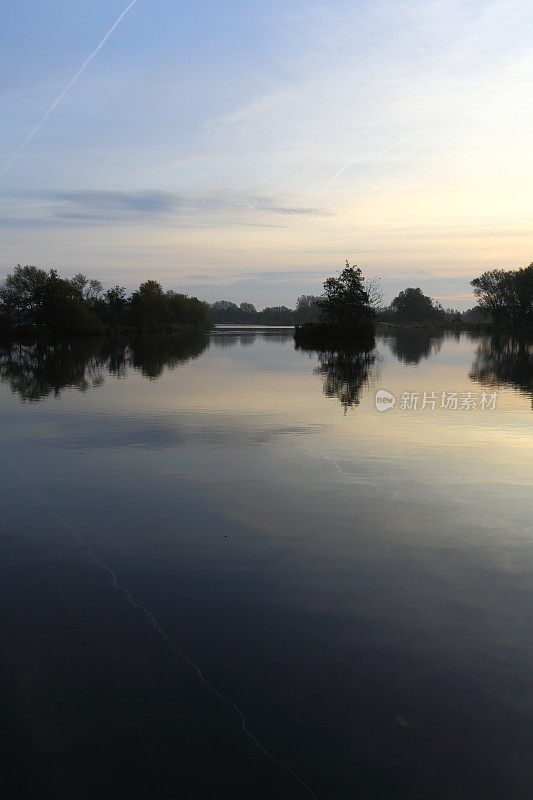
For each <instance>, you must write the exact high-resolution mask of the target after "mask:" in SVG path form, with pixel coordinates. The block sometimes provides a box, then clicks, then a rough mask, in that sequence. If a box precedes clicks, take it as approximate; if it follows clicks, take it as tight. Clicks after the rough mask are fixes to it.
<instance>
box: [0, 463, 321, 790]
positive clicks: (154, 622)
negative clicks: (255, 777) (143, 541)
mask: <svg viewBox="0 0 533 800" xmlns="http://www.w3.org/2000/svg"><path fill="white" fill-rule="evenodd" d="M9 463H10V465H11V467H12V469H13V470H14V471H15V472H16V473H17V474H18V475H19V476H20V478H21V480H22V481H23V482H24V483H26V484H27V485H28V486H29V487H30V488H31V490H32V491H33V492H34V494H35V495H36V496H37V497H38V498H39V500H40V501H41V502H42V504H43V505H44V506H46V508H48V509H49V510H50V511H51V513H52V514H53V516H54V517H55V518H56V519H57V521H58V522H59V524H60V525H62V526H63V527H64V528H65V529H66V530H67V531H68V532H69V533H70V534H71V535H72V536H73V537H74V538H75V539H76V541H77V542H78V544H79V545H80V547H81V548H82V549H83V550H84V551H85V552H86V553H87V555H88V556H89V558H90V559H91V560H92V562H93V563H94V564H95V566H97V567H99V568H100V569H101V570H103V571H104V572H107V574H108V575H109V576H110V577H111V585H112V586H113V588H114V589H116V590H117V591H118V592H121V593H122V594H123V595H124V597H125V598H126V599H127V601H128V603H129V604H130V605H131V606H132V607H133V608H135V609H136V610H138V611H141V612H142V613H143V614H144V616H145V617H146V618H147V619H148V620H149V622H150V624H151V626H152V627H153V629H154V630H155V631H156V632H157V633H158V634H159V636H160V637H161V638H162V639H163V641H164V642H165V644H166V645H167V646H168V647H169V648H170V649H171V650H172V652H173V653H175V654H176V655H177V656H179V657H180V658H181V659H182V661H184V662H185V663H186V664H187V665H188V666H189V667H190V668H191V669H192V670H193V671H194V672H195V673H196V674H197V676H198V677H199V679H200V681H201V682H202V683H203V684H204V686H205V687H206V688H207V689H208V690H209V691H210V692H211V694H213V695H215V696H216V697H218V698H219V699H220V700H222V701H223V702H224V703H227V705H229V706H231V708H232V709H233V711H234V712H235V713H236V714H237V716H238V717H239V719H240V721H241V731H242V733H243V734H244V735H245V736H247V737H248V738H249V739H251V740H252V742H253V743H254V745H255V746H256V747H257V749H258V750H260V751H261V753H262V754H263V755H264V756H265V758H267V759H268V760H269V761H272V763H273V764H276V765H277V766H278V767H280V768H281V769H283V770H284V771H285V772H287V773H288V774H289V775H290V776H291V777H292V778H294V780H295V781H296V782H297V783H299V784H300V786H302V787H303V788H304V789H305V790H306V792H307V793H308V794H309V796H310V797H312V798H313V800H318V798H317V796H316V794H315V793H314V792H313V790H312V789H311V787H310V786H308V785H307V783H305V781H304V780H303V779H302V778H300V776H299V775H297V774H296V772H293V770H292V769H291V768H290V767H289V766H287V764H285V763H284V762H283V761H280V759H278V758H276V757H275V756H273V755H272V753H270V752H269V751H268V750H267V749H266V748H265V747H264V746H263V745H262V744H261V742H260V741H259V740H258V739H257V738H256V737H255V736H254V734H253V733H252V732H251V730H250V729H249V728H248V725H247V722H246V717H245V716H244V714H243V712H242V711H241V709H240V708H239V706H238V705H237V703H235V702H234V701H233V700H231V698H229V697H227V696H226V695H225V694H223V693H222V692H219V691H218V689H216V688H215V687H214V686H213V684H212V683H211V682H210V681H209V680H208V679H207V678H206V677H205V675H204V674H203V672H202V670H201V669H200V667H199V666H198V665H197V664H195V663H194V661H191V659H190V658H189V657H188V656H187V655H186V653H184V652H183V650H182V649H181V647H180V646H179V644H178V643H177V642H176V641H175V639H173V638H172V637H171V636H169V634H168V633H167V632H166V631H165V629H164V628H163V627H162V626H161V624H160V623H159V621H158V619H157V617H156V616H155V615H154V614H153V613H152V612H151V611H150V609H149V608H147V607H146V606H143V605H142V604H141V603H138V602H137V601H136V600H135V598H134V597H133V595H132V594H131V592H130V591H129V589H127V588H126V587H125V586H123V585H122V584H121V583H120V582H119V578H118V574H117V573H116V572H115V570H113V569H111V567H109V566H108V565H107V564H106V563H105V562H104V561H102V560H101V559H100V558H99V557H98V556H97V555H96V553H95V551H94V548H93V547H92V545H90V544H89V542H87V541H86V540H85V539H84V538H83V536H82V535H81V534H80V533H79V532H78V531H77V530H76V529H75V528H74V527H73V526H72V525H71V524H70V523H69V522H67V520H66V519H65V518H64V517H63V516H62V515H61V514H60V513H59V511H57V509H56V508H55V506H53V505H52V503H51V502H50V501H49V500H48V498H47V497H46V495H45V494H44V493H43V491H42V490H40V489H38V488H37V487H36V486H35V484H33V483H32V482H31V481H30V480H29V479H28V478H27V477H26V476H25V475H24V473H23V472H22V470H21V469H20V467H19V466H18V465H16V464H14V463H13V462H11V461H10V462H9Z"/></svg>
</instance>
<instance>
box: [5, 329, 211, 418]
mask: <svg viewBox="0 0 533 800" xmlns="http://www.w3.org/2000/svg"><path fill="white" fill-rule="evenodd" d="M208 345H209V337H208V336H207V335H205V334H194V335H190V336H180V337H178V336H157V335H147V336H138V337H134V338H131V339H118V338H109V339H108V338H91V339H70V340H61V341H37V342H14V341H1V342H0V381H2V382H4V383H7V384H8V385H9V386H10V388H11V391H12V392H13V393H14V394H18V395H19V397H20V398H21V399H22V400H25V401H28V402H37V401H39V400H42V399H43V398H45V397H48V396H49V395H54V396H55V397H58V396H59V395H60V394H61V392H62V391H63V390H64V389H67V388H74V389H77V390H78V391H80V392H84V391H87V390H88V389H89V388H91V387H97V386H100V385H102V383H103V382H104V380H105V376H106V375H114V376H116V377H118V378H123V377H124V376H125V375H126V372H127V370H128V369H129V368H132V369H136V370H138V371H139V372H141V374H142V375H144V376H145V377H146V378H148V379H150V380H156V379H157V378H159V377H160V375H161V374H162V373H163V371H164V370H165V369H174V368H175V367H177V366H179V365H180V364H185V363H186V362H187V361H190V360H191V359H193V358H198V356H199V355H201V353H203V352H204V350H205V349H206V348H207V347H208Z"/></svg>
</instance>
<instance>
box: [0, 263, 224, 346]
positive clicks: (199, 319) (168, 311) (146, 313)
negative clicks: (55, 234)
mask: <svg viewBox="0 0 533 800" xmlns="http://www.w3.org/2000/svg"><path fill="white" fill-rule="evenodd" d="M210 324H211V317H210V311H209V306H208V305H207V303H203V302H202V301H200V300H198V299H197V298H196V297H188V296H187V295H185V294H180V293H179V292H173V291H164V290H163V287H162V286H161V285H160V284H159V283H158V282H157V281H154V280H148V281H145V282H144V283H141V285H140V286H139V288H138V289H137V290H136V291H134V292H133V293H132V294H130V295H129V296H128V295H127V293H126V289H125V288H124V287H122V286H114V287H112V288H111V289H107V291H104V288H103V286H102V284H101V283H100V281H98V280H95V279H88V278H86V277H85V275H81V274H78V275H75V276H74V278H62V277H61V276H60V275H59V274H58V272H57V271H56V270H50V271H49V272H46V271H45V270H43V269H39V268H38V267H34V266H24V267H22V266H20V265H19V266H17V267H16V268H15V269H14V270H13V272H12V273H11V274H9V275H8V276H7V277H6V279H5V280H4V281H3V282H2V283H0V330H1V331H4V332H10V331H17V332H20V331H28V332H39V331H47V332H51V333H66V334H80V333H100V332H104V331H106V330H114V329H121V328H133V329H140V330H152V329H156V330H160V329H162V328H165V327H174V326H183V327H186V328H187V327H194V328H198V327H208V326H209V325H210Z"/></svg>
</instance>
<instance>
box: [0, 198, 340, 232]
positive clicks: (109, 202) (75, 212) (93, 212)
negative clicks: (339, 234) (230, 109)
mask: <svg viewBox="0 0 533 800" xmlns="http://www.w3.org/2000/svg"><path fill="white" fill-rule="evenodd" d="M27 199H29V198H27ZM32 200H33V202H34V203H35V201H37V204H36V205H35V211H36V214H35V217H34V221H35V223H36V224H41V223H43V222H49V221H50V219H53V220H56V221H57V222H60V221H61V220H64V221H67V222H73V221H77V222H98V223H106V224H114V223H117V222H128V221H131V222H135V223H136V224H137V223H139V221H140V220H142V219H145V220H146V221H147V222H148V221H152V222H153V221H154V220H160V221H164V222H172V221H176V220H178V219H180V218H183V217H191V216H193V217H194V216H197V215H202V216H204V217H205V218H206V220H208V219H209V218H210V216H215V217H216V216H224V217H231V219H229V220H228V224H246V220H245V219H241V217H243V216H244V217H246V215H256V216H260V215H261V214H266V215H276V216H282V217H299V216H303V217H309V216H317V217H324V216H329V214H330V212H328V211H326V210H324V209H320V208H306V207H301V206H291V205H284V204H282V203H280V202H277V201H275V200H273V199H272V198H269V197H260V196H253V195H252V196H249V195H245V194H236V193H233V192H224V191H218V192H211V193H207V194H204V195H187V194H178V193H174V192H168V191H160V190H153V189H146V190H140V191H117V190H109V189H101V190H95V189H85V190H84V189H80V190H74V191H62V192H41V193H37V194H35V195H33V196H32ZM39 203H40V205H39ZM235 217H237V219H235ZM30 219H31V218H28V217H27V216H25V223H24V224H26V225H27V224H28V223H29V222H30ZM16 221H17V217H16V216H12V217H11V222H12V224H16ZM256 221H257V224H262V223H261V222H260V221H259V220H256ZM8 222H9V219H7V220H6V223H5V224H7V223H8ZM247 224H254V223H253V222H249V223H247Z"/></svg>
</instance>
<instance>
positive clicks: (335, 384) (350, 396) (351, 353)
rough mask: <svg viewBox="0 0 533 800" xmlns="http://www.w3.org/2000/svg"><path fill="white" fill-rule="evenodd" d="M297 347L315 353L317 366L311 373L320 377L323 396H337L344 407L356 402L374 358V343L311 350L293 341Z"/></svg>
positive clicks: (357, 402)
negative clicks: (371, 345) (370, 344)
mask: <svg viewBox="0 0 533 800" xmlns="http://www.w3.org/2000/svg"><path fill="white" fill-rule="evenodd" d="M296 349H297V350H305V351H307V352H309V353H312V354H313V355H316V356H317V359H318V366H317V367H316V368H315V370H314V373H315V375H320V376H321V377H322V379H323V386H322V390H323V392H324V394H325V395H326V397H336V398H337V399H338V400H339V402H340V403H341V405H342V406H343V408H344V410H345V411H346V410H347V409H348V408H350V407H351V406H357V405H359V402H360V400H361V395H362V392H363V390H364V388H365V387H366V386H368V384H369V382H370V377H371V375H372V372H373V368H374V365H375V362H376V350H375V349H374V348H373V347H370V346H366V347H348V348H342V349H337V350H311V349H310V348H308V347H303V346H302V345H296Z"/></svg>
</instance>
